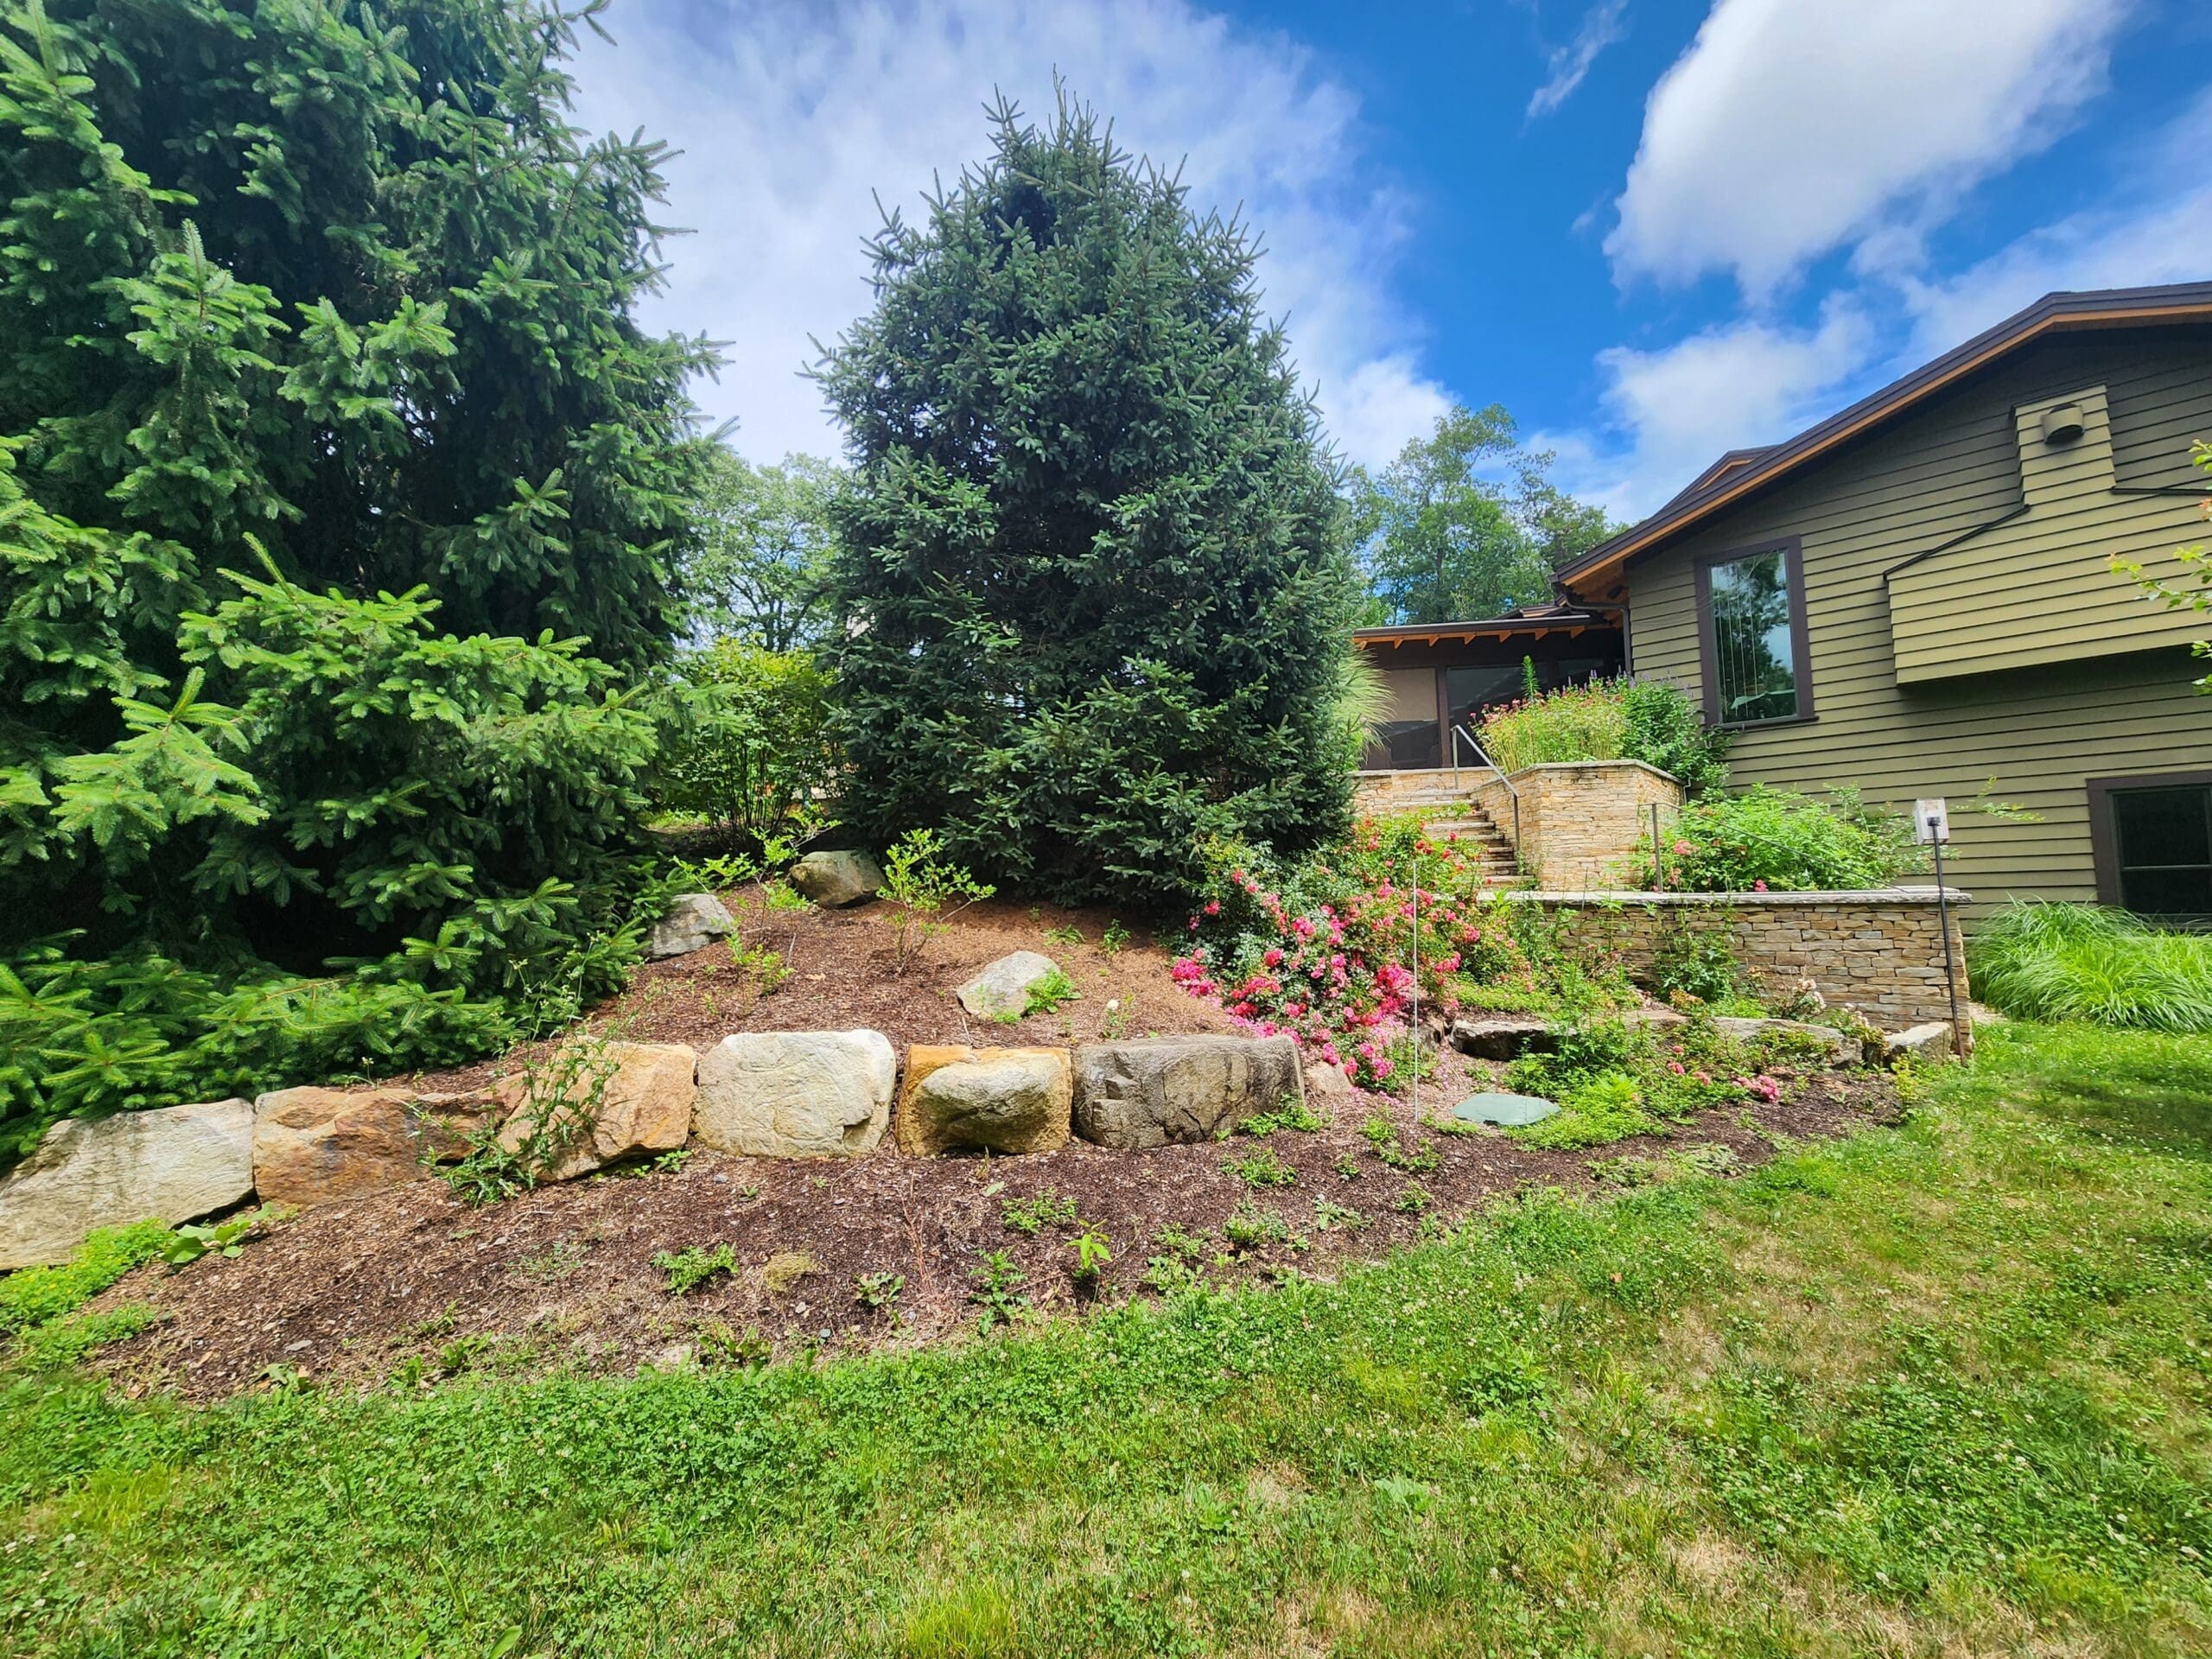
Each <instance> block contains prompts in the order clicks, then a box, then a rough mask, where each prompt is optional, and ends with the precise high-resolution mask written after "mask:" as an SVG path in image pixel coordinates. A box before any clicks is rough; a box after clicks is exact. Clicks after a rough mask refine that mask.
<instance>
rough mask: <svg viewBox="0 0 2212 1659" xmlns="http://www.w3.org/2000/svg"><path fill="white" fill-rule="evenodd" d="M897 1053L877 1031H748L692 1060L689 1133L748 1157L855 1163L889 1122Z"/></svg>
mask: <svg viewBox="0 0 2212 1659" xmlns="http://www.w3.org/2000/svg"><path fill="white" fill-rule="evenodd" d="M898 1077H899V1057H898V1055H897V1054H896V1053H895V1052H893V1049H892V1046H891V1039H889V1038H888V1037H886V1036H885V1035H884V1034H883V1033H881V1032H880V1031H753V1032H740V1033H738V1034H736V1035H735V1036H733V1037H725V1038H723V1039H721V1042H719V1043H717V1044H715V1046H714V1047H712V1048H710V1049H709V1050H708V1051H707V1052H705V1053H704V1054H703V1055H702V1056H701V1057H700V1058H699V1085H698V1092H697V1093H696V1095H695V1096H693V1097H692V1101H691V1132H692V1134H693V1135H694V1136H695V1137H696V1139H697V1140H698V1141H699V1142H700V1144H701V1145H702V1146H707V1147H713V1148H714V1149H715V1151H717V1152H741V1153H746V1154H750V1155H752V1156H753V1157H756V1158H858V1157H860V1156H861V1155H862V1154H866V1153H868V1152H871V1151H873V1150H874V1147H875V1143H876V1142H877V1141H880V1140H881V1139H882V1138H883V1131H884V1128H885V1126H886V1125H887V1124H888V1123H889V1122H891V1090H892V1085H893V1084H895V1083H896V1082H897V1081H898Z"/></svg>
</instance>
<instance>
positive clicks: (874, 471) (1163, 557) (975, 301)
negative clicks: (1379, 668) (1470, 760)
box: [820, 99, 1352, 902]
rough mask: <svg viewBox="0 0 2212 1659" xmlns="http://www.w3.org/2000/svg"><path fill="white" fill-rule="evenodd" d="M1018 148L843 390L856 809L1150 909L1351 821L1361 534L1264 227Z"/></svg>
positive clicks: (1012, 137)
mask: <svg viewBox="0 0 2212 1659" xmlns="http://www.w3.org/2000/svg"><path fill="white" fill-rule="evenodd" d="M993 126H994V133H993V144H992V153H991V156H990V158H989V159H988V161H986V162H982V163H981V164H980V165H978V166H976V167H974V168H970V169H969V170H967V171H966V172H963V175H961V177H960V179H959V181H958V182H957V184H956V185H955V186H954V187H953V188H950V190H947V191H944V192H943V193H941V194H938V195H937V196H935V197H933V198H932V199H931V200H930V201H929V203H928V205H927V212H926V215H925V219H924V222H922V223H919V224H917V225H909V224H907V223H906V222H905V221H904V220H903V219H900V218H899V216H897V215H895V214H894V215H893V216H891V217H890V218H889V219H887V222H886V224H885V226H884V227H883V229H882V230H881V232H880V233H879V234H878V235H877V236H876V237H875V238H874V242H873V245H872V252H873V257H874V290H875V304H874V308H873V310H872V311H871V312H870V313H869V314H868V315H866V316H865V317H864V318H862V319H861V321H859V322H858V323H857V324H856V325H855V327H853V328H852V329H851V330H850V332H849V333H848V334H846V335H845V336H844V337H843V339H842V340H841V341H840V342H839V344H838V345H837V346H836V348H835V349H833V350H832V351H830V352H829V353H827V354H826V356H825V359H824V362H823V366H822V369H821V371H820V372H821V376H822V380H823V385H824V387H825V388H826V390H827V392H828V395H829V402H830V404H831V406H832V407H833V408H834V410H836V414H837V415H838V416H839V417H840V418H841V420H842V422H843V423H844V426H845V429H846V431H847V434H848V437H849V447H850V452H851V454H850V458H851V461H852V462H853V465H854V468H855V478H854V480H853V486H852V487H851V488H850V489H849V490H848V491H846V492H843V493H842V494H841V496H840V498H839V502H838V508H837V511H838V515H839V525H838V529H839V536H838V551H837V555H836V565H835V571H834V577H833V589H834V595H835V598H836V604H837V608H838V611H839V613H840V615H841V618H842V626H840V627H839V628H838V629H836V631H835V632H834V633H833V640H834V645H833V652H834V656H835V658H836V671H837V679H838V686H839V697H840V701H841V705H842V719H843V730H842V737H843V740H844V742H845V745H846V749H847V753H848V755H849V760H850V761H851V763H852V777H853V782H852V786H851V788H850V790H849V793H848V798H847V801H846V817H847V821H848V823H850V824H852V825H854V826H855V827H856V828H858V829H861V831H863V832H864V833H866V834H868V835H870V836H873V837H874V838H875V839H876V840H878V841H888V840H889V839H891V838H892V837H893V836H896V835H898V834H899V832H901V831H903V830H905V829H909V828H912V827H915V826H928V827H931V828H935V829H939V830H941V831H942V832H943V833H944V836H945V837H946V839H947V842H948V843H949V845H950V848H951V849H952V850H953V853H954V855H956V856H957V857H958V858H959V859H961V860H963V861H966V862H968V863H969V864H970V865H972V866H973V867H975V868H976V869H977V870H978V871H979V872H982V873H987V874H989V875H990V876H991V877H993V878H994V879H995V880H998V881H1000V882H1001V883H1003V884H1007V885H1010V886H1014V887H1020V888H1025V889H1028V890H1032V891H1035V892H1039V893H1045V894H1047V895H1050V896H1052V897H1055V898H1058V899H1067V900H1075V899H1094V898H1095V899H1112V900H1119V901H1125V902H1129V901H1134V902H1142V901H1144V900H1147V899H1159V898H1161V897H1164V896H1166V895H1167V894H1169V893H1173V892H1174V891H1175V890H1177V889H1178V888H1179V887H1184V886H1185V885H1187V884H1188V883H1190V882H1191V881H1192V880H1194V879H1195V877H1196V875H1197V874H1198V870H1199V869H1200V868H1201V865H1202V862H1203V860H1204V859H1205V857H1206V856H1207V849H1208V845H1209V843H1216V844H1219V843H1224V842H1227V843H1233V842H1236V841H1239V840H1242V841H1250V842H1262V843H1265V844H1267V845H1269V846H1271V847H1273V848H1274V849H1276V850H1278V851H1282V852H1292V851H1295V850H1298V849H1301V848H1303V847H1305V846H1306V845H1309V844H1311V843H1312V842H1314V841H1315V840H1316V839H1317V838H1319V837H1320V836H1324V835H1325V834H1327V833H1329V832H1331V831H1332V830H1335V829H1338V828H1339V827H1340V826H1341V825H1342V823H1343V821H1344V815H1345V811H1346V805H1347V799H1348V793H1349V788H1350V777H1349V772H1348V770H1347V755H1346V747H1345V744H1344V732H1343V726H1342V722H1341V721H1339V720H1338V719H1337V718H1336V708H1335V705H1336V697H1337V694H1338V691H1339V690H1340V689H1341V686H1342V683H1343V677H1344V657H1345V641H1344V628H1345V626H1347V623H1348V619H1349V616H1350V612H1351V599H1352V583H1351V575H1350V564H1349V561H1348V558H1347V556H1346V553H1345V550H1344V534H1345V531H1344V515H1343V509H1342V505H1341V503H1340V502H1339V500H1338V497H1337V494H1336V493H1335V490H1334V487H1333V483H1334V480H1333V474H1332V464H1331V461H1330V460H1329V458H1328V456H1327V454H1325V451H1324V448H1323V447H1322V443H1321V441H1320V438H1319V433H1318V429H1317V423H1316V419H1315V416H1314V412H1313V408H1312V406H1311V404H1310V403H1309V401H1308V400H1307V399H1306V397H1304V396H1303V395H1302V393H1301V391H1300V386H1299V384H1298V380H1297V376H1296V372H1295V370H1294V367H1293V365H1292V364H1291V362H1290V360H1289V358H1288V356H1287V351H1286V346H1285V341H1284V337H1283V334H1282V331H1281V328H1280V327H1278V326H1275V325H1274V324H1272V323H1270V322H1269V321H1267V320H1266V319H1265V318H1264V317H1263V316H1262V312H1261V308H1260V299H1259V293H1258V289H1257V287H1256V283H1255V258H1256V251H1255V246H1254V245H1253V242H1252V239H1251V238H1250V237H1249V234H1248V233H1247V232H1245V231H1244V229H1243V227H1242V226H1238V225H1236V224H1235V223H1233V222H1227V221H1224V219H1222V218H1220V217H1219V216H1217V215H1211V214H1209V215H1205V216H1200V215H1199V214H1198V213H1195V212H1194V211H1193V209H1192V205H1191V204H1190V202H1189V200H1188V199H1187V196H1186V194H1185V190H1184V188H1182V186H1181V185H1180V184H1179V182H1178V181H1177V180H1176V179H1174V178H1173V177H1172V176H1169V175H1166V174H1164V173H1162V172H1161V171H1160V169H1158V168H1155V167H1153V166H1152V165H1150V164H1149V163H1147V162H1143V161H1141V160H1138V159H1135V158H1133V157H1132V156H1129V155H1128V154H1126V153H1124V152H1123V151H1122V150H1121V149H1119V148H1117V147H1116V145H1115V143H1114V142H1113V139H1112V137H1111V133H1110V131H1109V130H1108V129H1107V128H1106V127H1105V126H1104V125H1103V124H1102V123H1101V122H1100V121H1099V120H1098V118H1096V115H1095V113H1094V112H1092V111H1090V110H1089V109H1087V108H1084V107H1081V106H1079V105H1071V103H1069V102H1068V101H1067V100H1066V99H1062V101H1061V103H1060V105H1059V106H1058V110H1057V111H1056V114H1055V116H1054V118H1053V119H1052V122H1051V123H1050V124H1049V125H1047V126H1045V127H1043V128H1039V127H1037V126H1033V125H1031V124H1027V123H1026V122H1024V121H1023V119H1022V118H1021V117H1020V112H1019V111H1016V110H1015V109H1014V108H1013V107H1011V106H1010V105H1006V104H1004V103H1001V105H1000V106H999V107H998V108H997V109H996V110H995V111H994V113H993Z"/></svg>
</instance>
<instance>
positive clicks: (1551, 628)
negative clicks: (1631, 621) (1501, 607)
mask: <svg viewBox="0 0 2212 1659" xmlns="http://www.w3.org/2000/svg"><path fill="white" fill-rule="evenodd" d="M1620 625H1621V620H1620V613H1619V612H1618V610H1607V609H1603V608H1598V609H1592V610H1587V611H1559V612H1555V613H1552V614H1549V615H1542V616H1488V617H1481V618H1478V619H1476V620H1472V621H1468V622H1408V623H1405V624H1402V625H1401V626H1396V627H1389V628H1354V629H1353V630H1352V631H1351V639H1352V644H1354V645H1357V646H1358V647H1359V648H1360V649H1361V650H1362V651H1373V650H1389V649H1390V648H1392V647H1394V646H1398V645H1471V644H1473V643H1474V642H1475V641H1476V640H1478V639H1526V640H1529V641H1531V642H1532V643H1533V642H1534V641H1535V640H1538V639H1543V638H1544V637H1545V636H1546V635H1548V634H1558V635H1561V636H1563V637H1565V638H1567V639H1573V638H1574V637H1575V636H1576V635H1577V634H1583V633H1588V632H1591V631H1592V630H1593V629H1594V630H1596V631H1598V632H1604V633H1611V632H1617V631H1618V629H1619V627H1620Z"/></svg>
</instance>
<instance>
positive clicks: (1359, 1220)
mask: <svg viewBox="0 0 2212 1659" xmlns="http://www.w3.org/2000/svg"><path fill="white" fill-rule="evenodd" d="M1313 1225H1314V1226H1315V1227H1316V1228H1318V1229H1319V1230H1322V1231H1324V1232H1325V1231H1327V1230H1329V1229H1330V1228H1332V1227H1340V1228H1342V1229H1344V1230H1345V1231H1346V1232H1357V1230H1359V1229H1360V1228H1362V1227H1364V1226H1366V1225H1367V1217H1365V1216H1364V1215H1363V1214H1361V1213H1360V1212H1359V1211H1357V1210H1355V1209H1353V1208H1352V1207H1351V1205H1348V1204H1338V1202H1337V1201H1336V1200H1335V1199H1334V1198H1316V1199H1314V1200H1313Z"/></svg>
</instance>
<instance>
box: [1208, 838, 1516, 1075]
mask: <svg viewBox="0 0 2212 1659" xmlns="http://www.w3.org/2000/svg"><path fill="white" fill-rule="evenodd" d="M1410 850H1411V851H1412V853H1413V855H1414V856H1416V857H1419V858H1420V859H1421V860H1422V861H1423V868H1425V870H1426V872H1427V874H1426V876H1425V878H1424V885H1423V887H1422V889H1421V895H1420V917H1419V924H1420V935H1421V939H1420V944H1421V952H1420V957H1421V1001H1422V1002H1423V1003H1424V1004H1426V1005H1427V1006H1430V1007H1437V1008H1439V1009H1440V1010H1444V1009H1446V1008H1448V1007H1449V1005H1450V1001H1451V999H1450V989H1449V985H1448V981H1449V978H1450V976H1452V975H1455V974H1458V973H1459V972H1460V971H1461V969H1462V968H1463V966H1465V963H1466V961H1467V958H1466V956H1465V953H1466V952H1467V951H1468V950H1471V949H1475V948H1479V947H1481V946H1482V944H1483V942H1484V938H1485V937H1486V933H1487V934H1488V935H1491V936H1494V937H1495V938H1496V939H1497V940H1498V941H1502V942H1503V943H1504V944H1505V945H1506V946H1507V947H1509V948H1510V950H1511V951H1512V952H1513V954H1514V955H1515V956H1516V957H1517V956H1518V948H1517V946H1511V945H1510V934H1509V933H1508V932H1507V931H1506V930H1505V928H1504V927H1503V925H1502V924H1493V925H1491V926H1490V927H1489V928H1487V929H1485V926H1484V920H1483V918H1480V917H1479V916H1478V914H1477V913H1476V912H1475V911H1474V909H1473V907H1472V906H1471V905H1469V904H1467V903H1466V902H1465V901H1464V900H1462V899H1458V898H1454V897H1452V896H1451V891H1450V890H1451V889H1455V888H1456V889H1458V890H1459V891H1465V890H1466V889H1467V888H1468V887H1470V886H1471V867H1470V866H1469V864H1468V861H1467V860H1466V858H1465V855H1463V854H1461V853H1460V852H1459V850H1458V849H1456V848H1454V847H1452V846H1451V845H1450V844H1449V843H1446V844H1443V845H1439V844H1438V843H1435V842H1431V841H1429V840H1428V839H1427V838H1426V837H1421V838H1418V839H1416V840H1414V842H1412V843H1411V849H1410ZM1342 851H1343V857H1342V859H1341V861H1339V864H1338V867H1336V868H1331V867H1329V866H1317V867H1314V870H1313V873H1314V874H1318V875H1319V876H1322V877H1325V878H1327V879H1328V880H1330V883H1331V886H1330V887H1329V889H1328V890H1330V891H1333V892H1335V893H1337V895H1338V896H1337V898H1336V899H1335V900H1334V901H1333V902H1308V903H1306V904H1302V905H1300V906H1298V907H1297V908H1293V906H1292V905H1291V903H1290V902H1289V901H1287V899H1285V898H1284V896H1283V894H1282V893H1280V892H1278V891H1276V890H1274V889H1273V888H1271V887H1268V885H1267V884H1266V883H1264V882H1262V881H1261V880H1259V879H1258V878H1257V877H1255V876H1253V875H1251V874H1249V873H1248V872H1246V871H1243V870H1233V871H1231V872H1230V878H1229V880H1230V886H1231V887H1233V889H1234V892H1233V893H1230V894H1229V895H1228V897H1229V899H1230V904H1229V906H1228V910H1227V911H1226V912H1225V911H1224V904H1223V900H1222V899H1208V900H1206V902H1205V905H1204V906H1201V907H1200V908H1199V910H1198V913H1197V914H1195V915H1193V916H1192V918H1191V919H1190V931H1191V933H1192V946H1191V948H1190V950H1188V951H1187V952H1186V953H1185V955H1183V956H1182V957H1179V958H1178V959H1177V961H1176V963H1175V965H1174V968H1173V975H1174V979H1175V982H1176V983H1177V984H1179V985H1180V986H1181V987H1182V988H1184V989H1185V990H1186V991H1188V992H1190V993H1191V994H1192V995H1194V996H1203V997H1207V998H1211V999H1213V1000H1216V1001H1219V1003H1220V1004H1221V1006H1222V1007H1223V1008H1224V1010H1225V1011H1226V1012H1227V1013H1228V1014H1229V1015H1230V1017H1231V1018H1232V1019H1234V1020H1237V1021H1238V1022H1240V1023H1241V1024H1243V1025H1246V1026H1249V1027H1251V1028H1253V1029H1254V1030H1256V1031H1257V1032H1259V1033H1261V1034H1262V1036H1274V1035H1275V1034H1277V1033H1285V1034H1287V1035H1289V1036H1291V1037H1294V1038H1295V1039H1297V1040H1298V1041H1299V1042H1300V1044H1301V1045H1302V1046H1305V1047H1306V1049H1307V1050H1308V1052H1311V1053H1313V1055H1314V1056H1315V1057H1316V1058H1319V1059H1321V1060H1324V1061H1326V1062H1328V1063H1329V1064H1331V1065H1342V1066H1344V1068H1345V1069H1346V1070H1347V1071H1350V1072H1351V1075H1352V1077H1353V1080H1354V1081H1355V1082H1357V1083H1359V1084H1361V1085H1362V1086H1363V1087H1369V1088H1373V1087H1376V1086H1379V1085H1380V1084H1382V1082H1383V1079H1384V1078H1386V1077H1389V1075H1390V1073H1391V1071H1392V1070H1393V1065H1392V1062H1391V1060H1390V1058H1389V1054H1388V1052H1386V1051H1387V1045H1388V1043H1389V1039H1390V1037H1391V1036H1392V1035H1393V1034H1395V1033H1393V1032H1392V1031H1391V1029H1390V1028H1392V1027H1400V1028H1402V1027H1403V1025H1404V1023H1405V1021H1406V1019H1407V1016H1408V1011H1409V1009H1410V1007H1411V1004H1412V1001H1413V997H1414V976H1413V972H1412V970H1411V969H1410V968H1409V966H1408V962H1409V960H1410V958H1411V957H1412V955H1413V944H1414V921H1415V918H1414V891H1413V889H1412V888H1411V887H1408V886H1406V885H1404V883H1405V882H1407V881H1408V880H1410V877H1411V872H1410V871H1409V870H1401V869H1400V868H1397V862H1396V859H1395V855H1393V853H1391V852H1389V851H1386V850H1385V849H1384V848H1383V838H1382V836H1381V833H1380V832H1379V831H1378V830H1377V829H1376V827H1375V826H1373V825H1371V824H1368V823H1362V824H1361V825H1360V826H1359V829H1358V830H1357V832H1356V833H1355V835H1354V836H1353V839H1352V841H1351V843H1350V845H1348V846H1347V847H1345V848H1344V849H1342ZM1431 884H1433V886H1435V887H1445V888H1446V889H1447V890H1446V891H1445V892H1441V893H1439V892H1434V891H1433V890H1432V887H1431Z"/></svg>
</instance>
